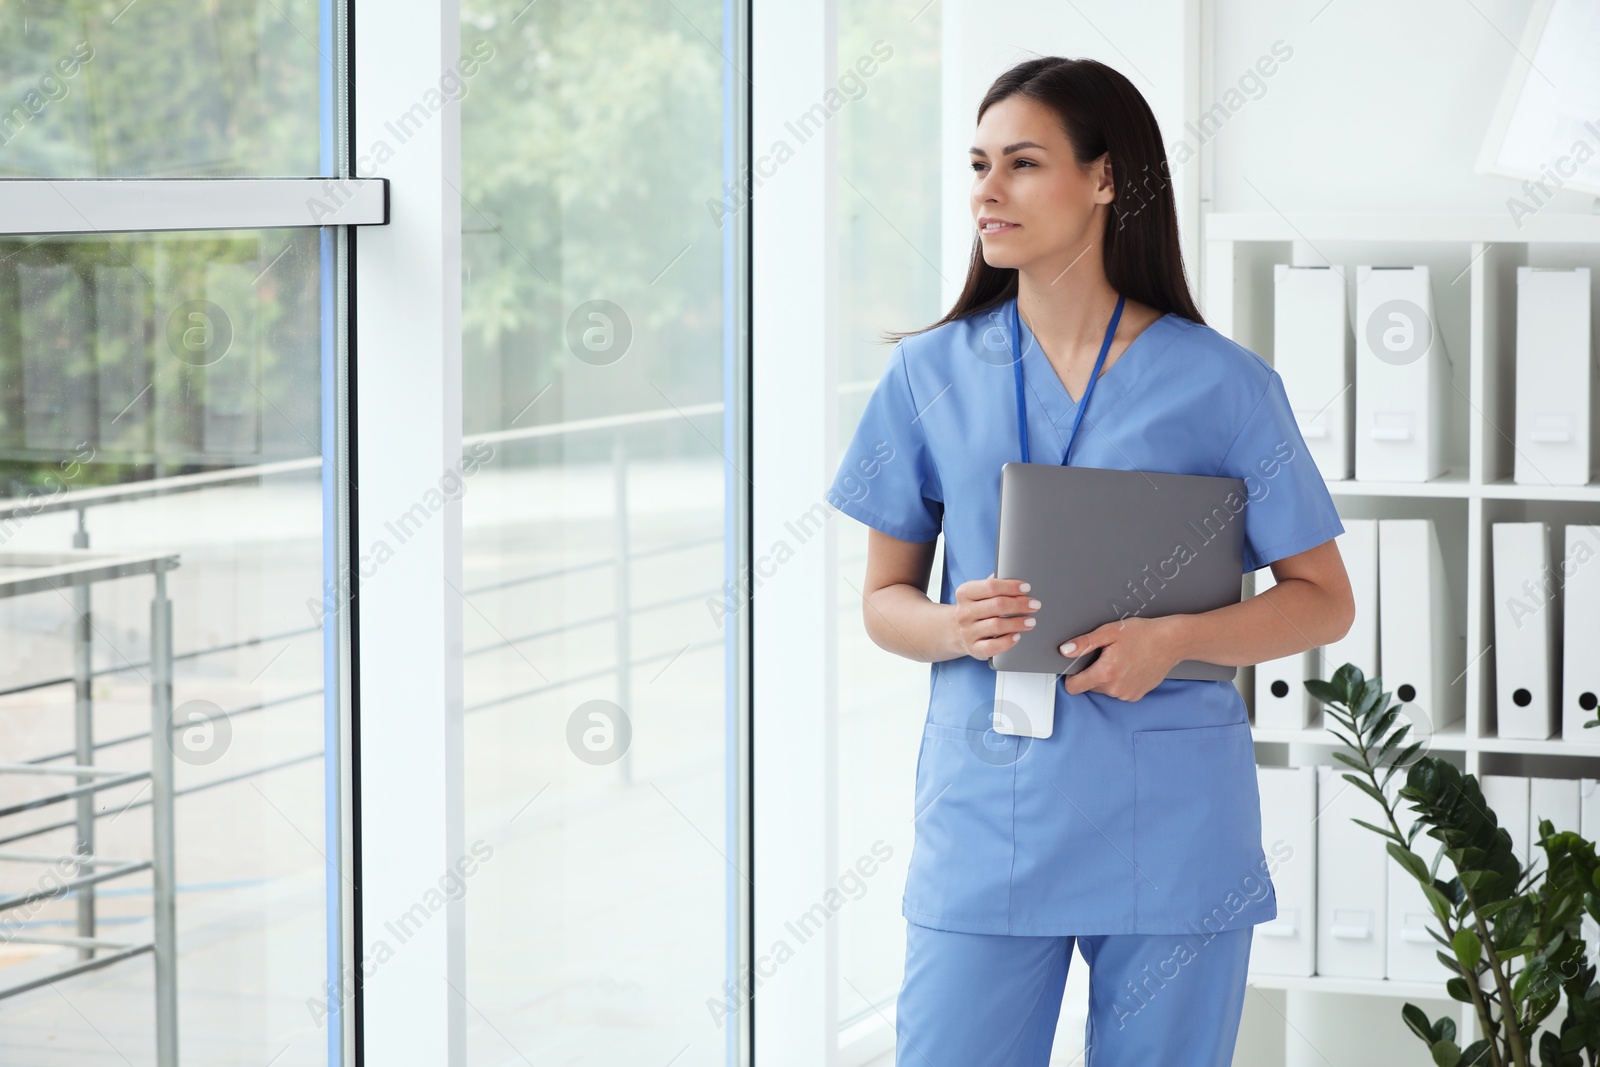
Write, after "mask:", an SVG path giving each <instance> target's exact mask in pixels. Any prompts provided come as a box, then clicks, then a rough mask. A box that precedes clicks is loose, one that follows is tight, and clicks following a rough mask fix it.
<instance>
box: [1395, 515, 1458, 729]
mask: <svg viewBox="0 0 1600 1067" xmlns="http://www.w3.org/2000/svg"><path fill="white" fill-rule="evenodd" d="M1378 614H1379V615H1380V616H1381V621H1380V622H1379V623H1378V634H1379V643H1380V644H1381V646H1382V648H1381V650H1380V652H1379V653H1378V656H1379V658H1380V659H1381V660H1382V661H1383V682H1384V688H1385V689H1387V690H1388V691H1389V692H1391V693H1393V694H1394V699H1395V700H1397V701H1400V702H1401V703H1402V704H1404V705H1405V706H1404V707H1403V708H1402V709H1401V714H1402V715H1405V716H1406V717H1407V718H1409V719H1410V720H1411V722H1412V723H1413V726H1412V730H1411V733H1410V734H1409V735H1408V739H1417V740H1420V739H1423V738H1426V737H1428V736H1431V734H1432V732H1433V731H1434V730H1437V729H1439V728H1440V727H1442V726H1444V725H1446V724H1448V723H1451V722H1454V721H1455V720H1457V719H1459V718H1461V716H1462V714H1463V712H1464V710H1465V705H1466V701H1465V699H1464V698H1463V693H1464V687H1463V686H1462V685H1461V684H1460V681H1459V679H1460V678H1461V667H1460V659H1461V645H1460V643H1459V642H1458V641H1457V640H1456V627H1455V618H1454V616H1453V615H1452V613H1451V601H1450V586H1449V582H1448V580H1447V579H1446V577H1445V571H1444V556H1443V554H1442V553H1441V552H1440V550H1439V538H1438V536H1437V534H1436V533H1435V532H1434V527H1433V520H1432V519H1379V520H1378Z"/></svg>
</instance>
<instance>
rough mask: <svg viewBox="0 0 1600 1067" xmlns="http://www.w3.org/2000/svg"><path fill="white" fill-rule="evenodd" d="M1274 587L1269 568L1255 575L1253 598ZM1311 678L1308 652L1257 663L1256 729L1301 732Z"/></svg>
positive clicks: (1308, 718)
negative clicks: (1306, 683) (1307, 680)
mask: <svg viewBox="0 0 1600 1067" xmlns="http://www.w3.org/2000/svg"><path fill="white" fill-rule="evenodd" d="M1277 584H1278V580H1277V578H1275V577H1274V576H1273V574H1272V568H1270V567H1262V568H1261V569H1260V570H1258V571H1256V593H1255V595H1256V596H1260V595H1261V594H1262V593H1265V592H1266V591H1267V590H1268V589H1271V588H1272V587H1273V586H1274V585H1277ZM1362 669H1363V670H1365V668H1362ZM1313 676H1315V672H1314V671H1313V669H1312V656H1311V653H1310V651H1309V650H1308V651H1306V652H1296V653H1295V654H1294V655H1292V656H1283V657H1281V658H1279V659H1269V660H1267V661H1266V662H1264V663H1257V664H1256V683H1255V697H1256V701H1255V703H1256V722H1255V724H1256V727H1257V728H1258V729H1259V728H1262V727H1268V728H1276V729H1282V730H1302V729H1304V728H1305V727H1307V726H1310V725H1311V722H1312V716H1313V714H1314V712H1315V708H1314V706H1313V705H1314V702H1313V701H1312V699H1311V694H1310V693H1308V692H1306V686H1305V681H1306V679H1307V678H1311V677H1313Z"/></svg>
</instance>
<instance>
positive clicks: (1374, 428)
mask: <svg viewBox="0 0 1600 1067" xmlns="http://www.w3.org/2000/svg"><path fill="white" fill-rule="evenodd" d="M1354 326H1355V343H1356V478H1358V479H1359V480H1361V481H1392V482H1425V481H1428V480H1429V479H1431V478H1436V477H1438V476H1439V475H1441V474H1443V473H1444V471H1445V465H1444V419H1445V415H1446V412H1447V410H1448V407H1449V405H1448V403H1447V398H1448V394H1449V389H1450V357H1449V353H1448V352H1446V351H1445V346H1444V338H1443V337H1442V336H1440V334H1439V331H1438V328H1437V320H1436V319H1435V317H1434V314H1433V289H1432V286H1431V285H1430V284H1429V281H1428V268H1427V267H1426V266H1416V267H1370V266H1358V267H1357V268H1356V321H1355V324H1354Z"/></svg>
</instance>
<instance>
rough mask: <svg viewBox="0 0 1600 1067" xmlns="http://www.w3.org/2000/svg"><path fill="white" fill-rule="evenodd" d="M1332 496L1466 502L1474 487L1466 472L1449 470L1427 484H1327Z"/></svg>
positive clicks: (1347, 481)
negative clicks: (1417, 497)
mask: <svg viewBox="0 0 1600 1067" xmlns="http://www.w3.org/2000/svg"><path fill="white" fill-rule="evenodd" d="M1325 484H1326V485H1327V487H1328V493H1329V494H1330V495H1332V496H1335V497H1339V496H1436V497H1446V498H1449V499H1456V500H1465V499H1467V498H1468V497H1469V496H1471V495H1472V492H1473V488H1474V487H1473V486H1472V485H1471V484H1470V483H1469V482H1468V481H1467V475H1466V473H1465V472H1464V471H1455V470H1448V471H1445V472H1444V473H1443V474H1441V475H1439V477H1437V478H1434V479H1433V480H1432V481H1427V482H1363V481H1360V480H1358V479H1355V478H1346V479H1343V480H1341V481H1336V482H1327V483H1325Z"/></svg>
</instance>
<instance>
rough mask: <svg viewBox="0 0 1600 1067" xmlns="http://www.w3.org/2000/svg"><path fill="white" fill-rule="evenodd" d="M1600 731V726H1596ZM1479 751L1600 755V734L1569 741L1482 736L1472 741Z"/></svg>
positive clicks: (1546, 754) (1554, 738) (1549, 754)
mask: <svg viewBox="0 0 1600 1067" xmlns="http://www.w3.org/2000/svg"><path fill="white" fill-rule="evenodd" d="M1596 730H1597V731H1600V727H1597V728H1596ZM1472 746H1473V748H1474V749H1475V750H1476V751H1478V752H1519V753H1523V754H1530V755H1541V756H1590V757H1596V756H1600V736H1597V737H1596V738H1595V740H1593V741H1568V740H1566V739H1565V738H1560V737H1552V738H1550V739H1549V740H1547V741H1526V740H1523V739H1521V738H1515V737H1510V738H1500V737H1480V738H1478V739H1477V740H1476V741H1474V742H1473V743H1472Z"/></svg>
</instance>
